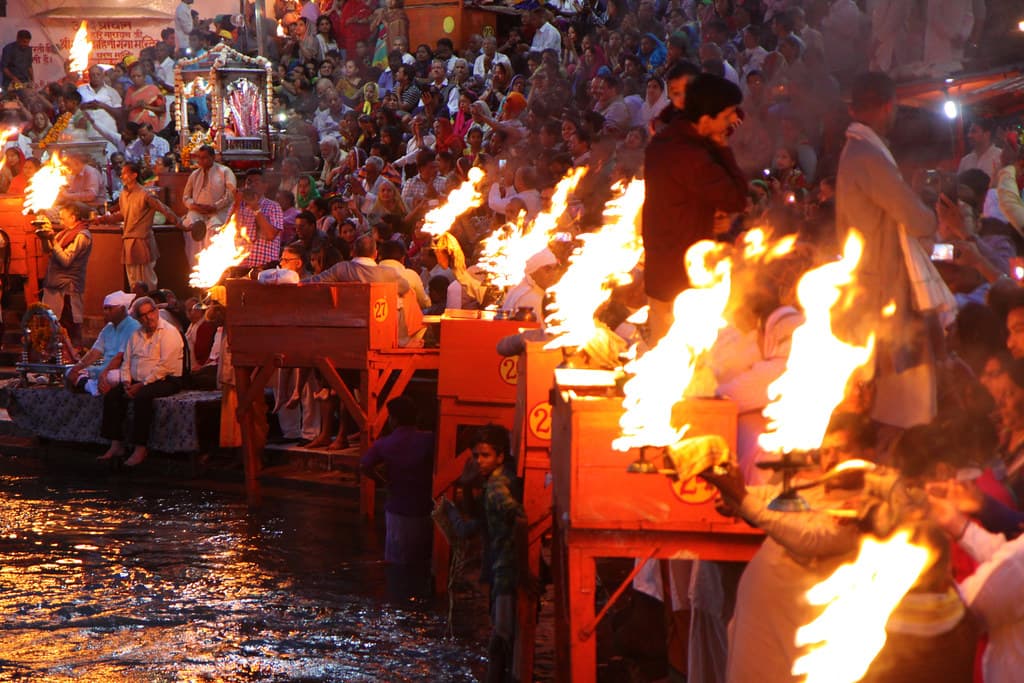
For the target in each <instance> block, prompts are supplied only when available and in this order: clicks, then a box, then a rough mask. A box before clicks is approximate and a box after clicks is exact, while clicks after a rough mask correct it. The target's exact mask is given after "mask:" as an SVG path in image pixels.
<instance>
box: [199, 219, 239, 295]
mask: <svg viewBox="0 0 1024 683" xmlns="http://www.w3.org/2000/svg"><path fill="white" fill-rule="evenodd" d="M238 239H239V233H238V229H237V228H236V227H235V218H234V216H232V217H231V220H229V221H228V222H227V223H226V224H225V225H224V227H223V228H221V229H220V231H219V232H217V233H215V234H214V235H213V237H211V238H210V246H208V247H206V248H205V249H203V250H202V251H201V252H199V253H198V254H196V265H195V267H194V268H193V269H192V273H191V274H190V275H189V277H188V284H189V286H190V287H197V288H199V289H209V288H210V287H213V286H214V285H215V284H217V282H218V281H220V278H221V276H222V275H223V274H224V271H225V270H227V269H228V268H232V267H234V266H237V265H238V264H239V263H241V262H242V261H244V260H245V257H246V256H248V255H249V249H248V248H247V247H245V246H242V245H239V244H238V243H237V241H238Z"/></svg>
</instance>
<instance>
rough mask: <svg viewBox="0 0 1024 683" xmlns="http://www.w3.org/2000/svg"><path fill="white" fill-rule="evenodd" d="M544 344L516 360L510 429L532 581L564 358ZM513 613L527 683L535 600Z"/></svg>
mask: <svg viewBox="0 0 1024 683" xmlns="http://www.w3.org/2000/svg"><path fill="white" fill-rule="evenodd" d="M544 343H545V342H540V341H527V342H526V351H525V352H524V353H522V354H520V356H519V384H517V385H516V416H515V428H514V429H513V430H512V444H513V447H512V450H513V452H515V454H516V463H517V469H518V474H519V477H520V478H521V479H522V480H523V510H524V511H525V512H526V520H527V524H528V526H529V535H528V539H529V548H528V549H527V557H528V561H529V567H530V573H531V574H532V575H533V576H539V574H540V553H541V542H542V540H543V538H544V537H545V536H546V535H547V534H548V533H549V532H550V530H551V504H552V497H551V481H550V479H551V477H550V475H551V389H552V387H553V386H554V384H555V368H556V367H557V366H558V365H559V364H560V363H561V362H562V358H563V356H562V352H561V351H560V350H554V351H545V350H544ZM516 610H517V611H518V615H517V616H518V619H517V626H518V630H517V632H516V640H515V650H516V651H515V657H516V660H517V661H518V667H517V669H518V671H520V672H522V680H532V672H533V654H534V639H535V637H536V633H537V604H536V600H535V599H532V598H531V597H530V596H529V594H528V593H527V592H526V591H520V595H519V599H518V601H517V603H516Z"/></svg>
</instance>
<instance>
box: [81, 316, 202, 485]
mask: <svg viewBox="0 0 1024 683" xmlns="http://www.w3.org/2000/svg"><path fill="white" fill-rule="evenodd" d="M132 315H133V316H135V318H136V319H137V320H138V321H139V323H140V324H141V329H139V330H137V331H136V332H135V333H134V334H133V335H132V336H131V338H129V340H128V344H127V345H126V346H125V349H124V353H123V354H121V355H120V357H119V358H114V360H113V361H111V364H110V369H119V370H120V371H121V373H120V374H121V383H120V384H118V385H117V386H115V387H113V388H112V389H111V390H110V391H108V392H107V393H106V394H105V395H104V397H103V423H102V426H101V428H100V434H101V435H102V436H103V438H105V439H110V448H109V449H107V452H106V453H104V454H103V455H101V456H100V457H99V458H97V459H98V460H100V461H107V460H112V459H113V458H117V457H120V456H122V455H123V454H124V452H125V446H124V439H125V434H124V418H125V415H126V414H127V412H128V406H129V404H132V405H133V407H134V413H135V419H134V421H133V424H132V432H131V442H132V443H133V444H134V445H135V450H133V451H132V454H131V457H129V458H128V460H126V461H125V463H124V464H125V465H126V466H128V467H134V466H136V465H138V464H139V463H141V462H142V461H143V460H145V459H146V455H147V454H148V450H147V448H146V444H147V443H148V442H149V430H150V427H151V425H152V423H153V401H154V400H155V399H157V398H161V397H163V396H170V395H171V394H175V393H177V392H178V391H179V390H180V389H181V376H182V374H183V370H184V350H185V342H184V339H183V338H182V336H181V333H180V332H179V331H178V330H177V329H175V328H174V327H173V326H172V325H170V324H169V323H167V322H166V321H165V320H164V319H163V318H161V317H160V311H159V309H158V308H157V307H156V302H154V301H153V300H152V299H150V298H149V297H148V296H144V297H141V298H140V299H138V300H136V301H135V305H134V306H133V307H132Z"/></svg>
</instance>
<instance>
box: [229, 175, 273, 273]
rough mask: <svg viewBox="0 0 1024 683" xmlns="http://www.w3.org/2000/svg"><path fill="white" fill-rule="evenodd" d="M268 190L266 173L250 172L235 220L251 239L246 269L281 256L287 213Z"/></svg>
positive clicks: (260, 265)
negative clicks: (269, 197)
mask: <svg viewBox="0 0 1024 683" xmlns="http://www.w3.org/2000/svg"><path fill="white" fill-rule="evenodd" d="M266 192H267V184H266V181H265V180H264V179H263V172H262V171H259V170H253V171H249V173H248V174H247V175H246V176H245V185H244V187H243V189H242V190H241V192H240V195H239V200H238V206H237V208H236V209H235V221H236V223H237V225H238V227H239V229H240V230H242V231H244V234H246V235H247V236H248V237H249V242H250V243H249V255H248V256H247V257H246V258H245V260H244V261H242V264H241V265H242V267H243V268H261V267H263V266H265V265H266V264H268V263H272V262H274V261H277V260H278V259H279V258H281V230H283V229H284V212H283V211H281V205H280V204H278V203H277V202H275V201H274V200H272V199H267V197H266V196H265V195H266Z"/></svg>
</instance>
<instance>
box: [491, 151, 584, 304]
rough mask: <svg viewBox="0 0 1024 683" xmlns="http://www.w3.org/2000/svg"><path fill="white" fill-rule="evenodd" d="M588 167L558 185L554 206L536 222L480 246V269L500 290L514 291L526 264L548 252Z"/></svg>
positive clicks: (511, 226)
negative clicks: (511, 288) (534, 256)
mask: <svg viewBox="0 0 1024 683" xmlns="http://www.w3.org/2000/svg"><path fill="white" fill-rule="evenodd" d="M586 171H587V169H586V168H585V167H579V168H575V169H573V170H572V171H571V172H570V173H569V175H567V176H565V177H564V178H562V179H561V180H560V181H558V185H556V186H555V192H554V194H553V195H552V196H551V205H550V207H549V208H548V210H547V211H542V212H541V213H540V214H538V215H537V218H536V219H534V220H533V221H532V222H525V221H523V222H520V223H508V224H506V225H504V226H502V227H500V228H498V229H497V230H495V231H494V232H492V233H491V234H490V235H488V236H487V237H486V238H485V239H484V240H483V241H482V242H481V243H480V260H479V262H478V264H477V265H479V266H480V269H481V270H482V271H484V273H486V274H487V277H488V279H489V281H490V283H491V284H493V285H495V286H497V287H502V288H505V287H514V286H515V285H517V284H519V283H520V282H521V281H522V279H523V275H525V273H526V262H527V261H528V260H529V259H530V257H531V256H533V255H534V254H536V253H537V252H539V251H540V250H541V249H544V248H545V247H546V246H547V245H548V242H550V241H551V238H552V237H553V236H554V233H555V231H556V229H557V228H558V222H559V220H561V218H562V216H563V215H564V214H565V212H566V209H567V207H568V206H569V195H571V194H572V192H573V190H575V189H576V186H577V185H578V184H579V182H580V180H581V179H582V178H583V175H584V174H585V173H586Z"/></svg>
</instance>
